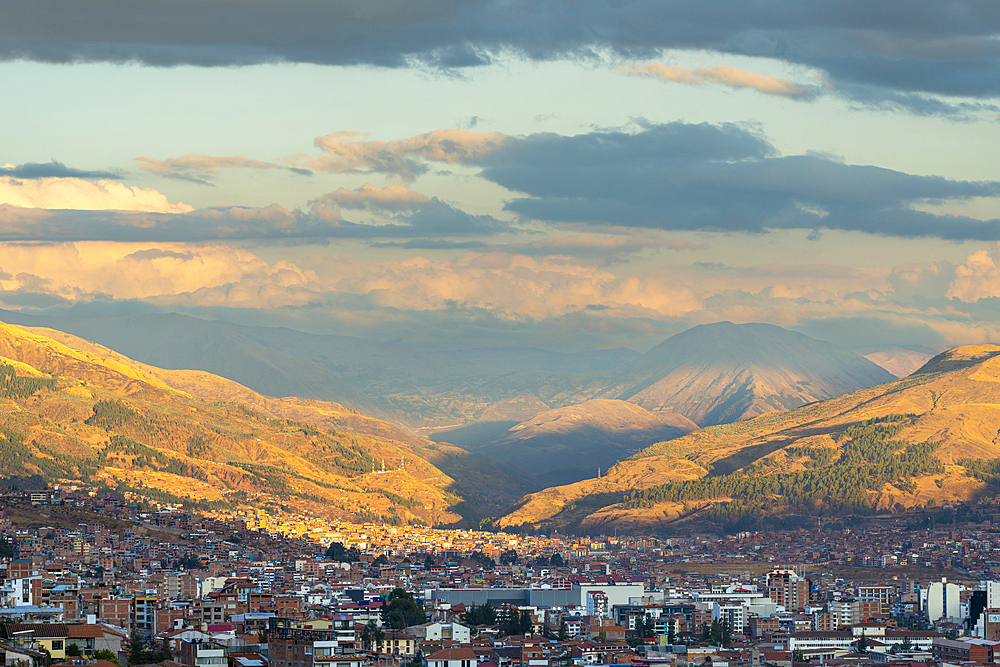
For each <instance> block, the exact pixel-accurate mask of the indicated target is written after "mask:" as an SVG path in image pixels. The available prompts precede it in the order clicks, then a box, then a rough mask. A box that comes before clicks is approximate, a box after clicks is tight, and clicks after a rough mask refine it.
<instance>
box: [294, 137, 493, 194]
mask: <svg viewBox="0 0 1000 667" xmlns="http://www.w3.org/2000/svg"><path fill="white" fill-rule="evenodd" d="M368 136H369V135H368V134H367V133H365V132H356V131H353V130H345V131H341V132H335V133H333V134H327V135H324V136H320V137H317V138H316V142H315V143H316V146H317V147H318V148H320V149H322V150H323V151H324V152H326V155H322V156H319V157H316V158H313V159H311V160H309V161H307V162H306V163H305V164H304V166H305V167H306V168H308V169H313V170H315V171H329V172H334V173H381V174H392V175H395V176H399V177H400V178H402V179H403V180H406V181H411V180H413V179H414V178H415V177H416V176H418V175H420V174H423V173H425V172H426V171H427V170H428V169H429V167H428V166H427V162H444V163H446V164H469V163H472V162H475V161H477V160H479V159H482V158H483V157H484V156H485V155H487V154H489V153H491V152H493V151H494V150H496V149H497V148H499V147H500V146H502V145H503V144H505V143H507V142H508V141H509V140H510V137H508V136H506V135H503V134H499V133H496V132H475V131H473V130H461V129H457V128H452V129H442V130H433V131H431V132H427V133H425V134H419V135H416V136H412V137H407V138H404V139H395V140H392V141H375V140H370V139H368Z"/></svg>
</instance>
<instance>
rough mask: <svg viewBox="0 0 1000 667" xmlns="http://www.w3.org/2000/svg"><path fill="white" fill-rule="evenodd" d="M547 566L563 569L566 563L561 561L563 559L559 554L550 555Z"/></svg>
mask: <svg viewBox="0 0 1000 667" xmlns="http://www.w3.org/2000/svg"><path fill="white" fill-rule="evenodd" d="M549 565H551V566H552V567H563V566H564V565H566V562H565V561H563V557H562V556H560V555H559V554H552V558H550V559H549Z"/></svg>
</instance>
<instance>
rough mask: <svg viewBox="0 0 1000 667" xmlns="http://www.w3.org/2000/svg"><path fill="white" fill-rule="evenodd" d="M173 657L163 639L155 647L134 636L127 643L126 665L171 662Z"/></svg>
mask: <svg viewBox="0 0 1000 667" xmlns="http://www.w3.org/2000/svg"><path fill="white" fill-rule="evenodd" d="M173 657H174V656H173V654H172V653H171V651H170V644H169V643H168V642H167V640H165V639H164V640H163V641H162V642H161V643H160V644H159V645H157V644H154V643H152V642H147V641H146V640H145V639H144V638H142V637H139V636H134V637H132V640H131V641H130V642H129V653H128V664H130V665H149V664H152V663H154V662H163V661H164V660H172V659H173Z"/></svg>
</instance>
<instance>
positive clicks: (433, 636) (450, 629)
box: [406, 621, 472, 644]
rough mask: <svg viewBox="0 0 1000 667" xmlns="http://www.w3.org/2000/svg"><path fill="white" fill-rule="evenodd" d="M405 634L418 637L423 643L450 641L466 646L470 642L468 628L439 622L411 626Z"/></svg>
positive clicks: (458, 624)
mask: <svg viewBox="0 0 1000 667" xmlns="http://www.w3.org/2000/svg"><path fill="white" fill-rule="evenodd" d="M406 634H408V635H413V636H414V637H419V638H420V639H423V640H425V641H440V640H442V639H450V640H453V641H456V642H459V643H460V644H467V643H469V642H470V641H471V640H472V633H471V632H470V631H469V628H468V626H465V625H461V624H460V623H442V622H440V621H435V622H433V623H421V624H420V625H411V626H410V627H408V628H406Z"/></svg>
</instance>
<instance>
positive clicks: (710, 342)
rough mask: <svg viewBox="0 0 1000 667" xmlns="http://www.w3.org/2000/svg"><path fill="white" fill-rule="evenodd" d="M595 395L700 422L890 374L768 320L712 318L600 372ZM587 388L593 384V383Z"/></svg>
mask: <svg viewBox="0 0 1000 667" xmlns="http://www.w3.org/2000/svg"><path fill="white" fill-rule="evenodd" d="M605 376H606V379H605V377H602V378H601V379H600V381H601V382H604V383H606V387H605V388H603V389H602V390H600V391H598V392H596V393H595V397H598V398H616V399H619V400H624V401H628V402H630V403H635V404H636V405H640V406H642V407H643V408H646V409H647V410H654V411H666V412H673V413H677V414H681V415H684V416H685V417H687V418H689V419H691V420H692V421H694V422H696V423H697V424H698V425H700V426H710V425H713V424H724V423H728V422H734V421H740V420H743V419H747V418H748V417H754V416H757V415H761V414H764V413H766V412H771V411H774V410H787V409H789V408H794V407H798V406H800V405H805V404H806V403H812V402H814V401H819V400H823V399H826V398H832V397H834V396H839V395H840V394H844V393H846V392H849V391H854V390H856V389H861V388H863V387H870V386H872V385H876V384H882V383H884V382H889V381H891V380H894V379H896V378H895V376H893V375H892V374H891V373H889V372H888V371H886V370H885V369H884V368H881V367H880V366H878V365H876V364H874V363H872V362H870V361H868V360H867V359H864V358H863V357H860V356H859V355H857V354H854V353H853V352H849V351H848V350H845V349H843V348H840V347H837V346H836V345H832V344H830V343H825V342H823V341H819V340H816V339H814V338H809V337H808V336H804V335H802V334H799V333H795V332H793V331H788V330H787V329H782V328H781V327H777V326H773V325H770V324H733V323H731V322H717V323H715V324H706V325H702V326H697V327H694V328H691V329H688V330H687V331H684V332H682V333H679V334H677V335H675V336H671V337H670V338H668V339H667V340H665V341H663V342H662V343H660V344H659V345H657V346H656V347H654V348H653V349H651V350H650V351H649V352H647V353H645V354H643V355H642V356H641V357H639V358H638V359H635V360H634V361H631V362H627V363H625V364H623V365H622V366H620V367H618V368H616V369H614V370H613V371H610V372H609V373H606V374H605ZM591 386H593V385H591Z"/></svg>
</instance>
